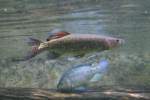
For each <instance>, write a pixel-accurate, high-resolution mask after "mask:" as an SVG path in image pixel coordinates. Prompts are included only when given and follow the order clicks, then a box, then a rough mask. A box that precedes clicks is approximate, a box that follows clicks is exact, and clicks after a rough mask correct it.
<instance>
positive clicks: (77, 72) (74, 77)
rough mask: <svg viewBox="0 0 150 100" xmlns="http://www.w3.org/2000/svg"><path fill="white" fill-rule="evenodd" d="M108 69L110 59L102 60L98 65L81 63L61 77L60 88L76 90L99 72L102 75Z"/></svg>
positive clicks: (58, 87)
mask: <svg viewBox="0 0 150 100" xmlns="http://www.w3.org/2000/svg"><path fill="white" fill-rule="evenodd" d="M107 69H108V61H107V60H102V61H100V63H99V64H98V65H97V66H94V67H92V66H91V65H79V66H75V67H72V68H71V69H69V70H67V71H66V72H65V73H64V74H63V75H62V77H61V78H60V80H59V82H58V85H57V89H58V90H75V89H78V88H80V87H84V86H85V85H86V84H87V83H88V82H89V81H90V80H92V78H93V77H94V75H96V74H97V73H99V74H101V76H102V75H103V74H104V73H105V72H106V71H107Z"/></svg>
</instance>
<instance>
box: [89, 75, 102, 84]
mask: <svg viewBox="0 0 150 100" xmlns="http://www.w3.org/2000/svg"><path fill="white" fill-rule="evenodd" d="M101 77H102V74H100V73H97V74H95V75H94V76H93V77H92V79H91V80H90V82H97V81H99V80H100V79H101Z"/></svg>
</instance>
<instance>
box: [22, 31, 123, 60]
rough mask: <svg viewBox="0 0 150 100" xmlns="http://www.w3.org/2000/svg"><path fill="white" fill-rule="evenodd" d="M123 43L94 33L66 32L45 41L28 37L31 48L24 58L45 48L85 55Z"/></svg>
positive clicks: (56, 51) (57, 51) (56, 52)
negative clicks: (63, 34)
mask: <svg viewBox="0 0 150 100" xmlns="http://www.w3.org/2000/svg"><path fill="white" fill-rule="evenodd" d="M56 36H57V35H56ZM123 43H124V40H123V39H120V38H113V37H108V36H102V35H94V34H93V35H92V34H67V35H65V36H62V37H58V38H55V39H51V40H50V41H46V42H42V41H40V40H38V39H34V38H30V42H29V44H30V45H32V50H31V52H30V53H29V54H28V55H27V56H25V58H24V60H28V59H31V58H32V57H34V56H36V55H37V54H39V53H41V52H43V51H46V50H48V51H49V52H50V53H53V54H56V55H59V56H61V55H65V54H72V55H75V56H76V55H85V54H86V53H90V52H100V51H104V50H109V49H112V48H115V47H118V46H119V45H121V44H123ZM59 56H58V57H59Z"/></svg>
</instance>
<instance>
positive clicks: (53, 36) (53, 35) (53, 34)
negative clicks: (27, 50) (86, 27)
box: [46, 29, 70, 41]
mask: <svg viewBox="0 0 150 100" xmlns="http://www.w3.org/2000/svg"><path fill="white" fill-rule="evenodd" d="M49 34H50V35H49V36H48V38H47V39H46V41H50V40H52V39H57V38H61V37H64V36H66V35H69V34H70V33H69V32H66V31H63V30H58V29H55V30H53V31H52V32H50V33H49Z"/></svg>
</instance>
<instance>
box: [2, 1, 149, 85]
mask: <svg viewBox="0 0 150 100" xmlns="http://www.w3.org/2000/svg"><path fill="white" fill-rule="evenodd" d="M149 4H150V1H149V0H145V1H142V0H135V1H130V0H119V1H118V0H111V1H109V0H107V1H106V0H83V1H81V0H64V1H62V0H11V1H10V0H0V86H2V87H40V88H41V87H44V88H55V87H56V83H57V81H58V79H59V77H60V76H61V74H62V73H63V71H64V70H66V69H67V68H68V67H71V66H75V65H79V64H83V63H96V62H97V63H98V61H99V60H100V59H102V58H105V59H109V60H110V65H111V66H110V69H109V73H108V74H107V75H106V76H105V77H103V79H102V80H101V81H99V82H98V83H94V86H95V85H98V86H99V85H114V84H116V85H126V84H131V85H148V86H149V85H150V78H149V76H150V67H149V66H150V52H149V51H150V46H149V45H150V42H149V40H150V39H149V37H150V34H149V32H150V28H149V26H150V7H149ZM55 28H60V29H63V30H66V31H69V32H73V33H83V34H84V33H90V34H104V35H109V36H116V37H122V38H124V39H125V40H126V44H125V45H124V46H122V47H120V48H117V49H114V50H110V51H105V52H101V53H94V54H89V55H86V56H85V57H83V58H79V59H75V60H72V61H68V60H67V58H66V57H61V58H58V59H55V60H48V59H47V58H46V53H43V54H41V55H39V56H38V57H35V58H34V59H33V60H31V61H26V62H13V61H12V60H13V59H15V58H18V57H21V56H24V55H25V54H26V52H27V51H28V50H29V49H30V48H29V47H28V46H27V44H26V43H25V39H26V38H27V36H26V35H32V36H33V37H37V38H39V39H42V40H45V39H46V37H47V36H48V35H47V33H48V32H49V31H51V30H52V29H55ZM21 35H23V36H21ZM89 56H91V57H89ZM92 85H93V84H92Z"/></svg>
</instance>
